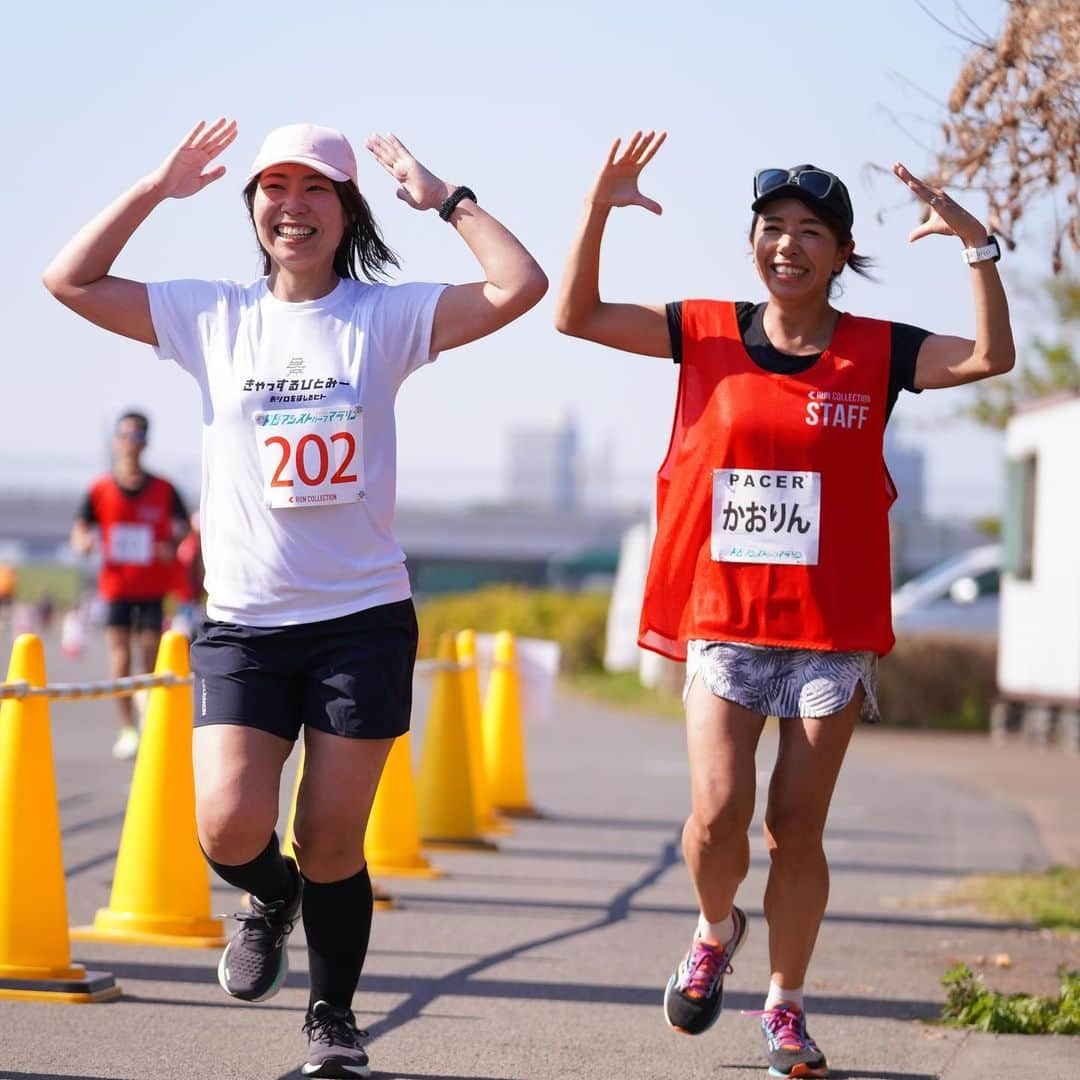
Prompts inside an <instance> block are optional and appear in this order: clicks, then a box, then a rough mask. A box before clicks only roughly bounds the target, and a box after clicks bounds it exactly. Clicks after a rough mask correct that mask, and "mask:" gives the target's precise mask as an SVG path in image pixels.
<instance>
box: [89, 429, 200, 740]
mask: <svg viewBox="0 0 1080 1080" xmlns="http://www.w3.org/2000/svg"><path fill="white" fill-rule="evenodd" d="M149 429H150V421H149V420H148V419H147V418H146V416H145V415H144V414H143V413H141V412H126V413H124V414H123V416H121V417H120V418H119V419H118V420H117V421H116V428H115V431H114V432H113V440H112V453H113V469H112V472H111V473H107V474H106V475H104V476H100V477H98V478H97V479H96V480H95V481H94V482H93V484H92V485H91V486H90V490H89V491H88V492H87V493H86V497H85V498H84V499H83V503H82V506H81V507H80V509H79V514H78V517H77V518H76V519H75V524H74V525H73V526H72V529H71V546H72V548H74V550H75V551H76V552H77V553H78V554H80V555H89V554H90V553H91V552H92V551H93V550H94V547H95V545H98V546H99V547H100V552H101V570H100V572H99V574H98V593H99V595H100V596H101V598H102V600H104V601H105V603H106V605H107V612H106V616H105V646H106V648H107V650H108V654H109V678H111V679H118V678H122V677H124V676H127V675H131V674H132V673H133V669H134V672H135V673H136V674H141V673H142V672H147V671H153V669H154V661H155V658H156V656H157V649H158V643H159V641H160V639H161V625H162V615H163V611H162V605H163V602H164V599H165V596H166V594H167V593H168V592H169V590H170V589H171V588H172V586H173V584H174V582H175V580H176V574H177V563H176V546H177V541H178V539H179V538H180V537H181V536H183V535H184V533H186V532H187V528H188V524H187V523H188V511H187V507H186V506H185V505H184V501H183V499H181V497H180V494H179V492H178V491H177V490H176V488H174V487H173V485H172V484H170V483H169V481H168V480H164V479H162V478H161V477H159V476H154V475H152V474H150V473H148V472H146V470H145V469H143V466H142V456H143V453H144V451H145V450H146V441H147V434H148V432H149ZM133 661H134V662H133ZM115 701H116V707H117V713H118V717H119V720H120V730H119V732H118V733H117V736H116V741H115V742H114V743H113V748H112V754H113V757H115V758H120V759H124V758H130V757H134V755H135V752H136V751H137V750H138V748H139V727H138V723H137V721H136V710H135V704H134V702H133V700H132V698H131V697H130V696H122V697H118V698H116V699H115Z"/></svg>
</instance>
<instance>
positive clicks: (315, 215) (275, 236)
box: [252, 164, 347, 273]
mask: <svg viewBox="0 0 1080 1080" xmlns="http://www.w3.org/2000/svg"><path fill="white" fill-rule="evenodd" d="M252 219H253V220H254V223H255V231H256V233H257V234H258V237H259V243H260V244H262V246H263V250H264V251H266V253H267V254H268V255H269V256H270V259H271V261H272V262H273V263H274V264H275V266H276V267H279V268H281V269H283V270H287V271H289V272H290V273H313V272H321V271H324V270H329V269H330V268H332V266H333V263H334V253H335V252H336V251H337V247H338V244H339V243H340V242H341V237H342V234H343V233H344V232H345V226H346V224H347V221H346V216H345V210H344V208H343V207H342V205H341V200H340V199H339V198H338V193H337V191H336V190H335V188H334V184H333V182H332V181H331V180H329V179H328V178H327V177H325V176H323V175H322V174H321V173H317V172H314V171H313V170H312V169H311V167H310V166H308V165H292V164H281V165H271V166H270V167H269V168H267V169H264V170H263V171H262V173H260V174H259V180H258V184H257V185H256V188H255V196H254V201H253V204H252Z"/></svg>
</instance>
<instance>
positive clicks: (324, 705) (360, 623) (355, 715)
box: [191, 599, 417, 741]
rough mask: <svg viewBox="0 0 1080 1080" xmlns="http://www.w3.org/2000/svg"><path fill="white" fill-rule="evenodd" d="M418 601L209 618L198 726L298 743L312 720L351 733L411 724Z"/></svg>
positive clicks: (199, 671) (370, 735) (359, 735)
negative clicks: (253, 622)
mask: <svg viewBox="0 0 1080 1080" xmlns="http://www.w3.org/2000/svg"><path fill="white" fill-rule="evenodd" d="M416 643H417V626H416V611H415V609H414V608H413V602H412V600H411V599H410V600H400V601H398V602H397V603H394V604H383V605H380V606H379V607H374V608H368V609H367V610H366V611H358V612H356V613H355V614H352V615H343V616H341V617H340V618H337V619H326V620H325V621H323V622H314V623H302V624H300V625H298V626H273V627H256V626H236V625H234V624H233V623H221V622H215V621H214V620H213V619H207V620H206V622H205V624H204V625H203V627H202V629H201V631H200V632H199V635H198V637H197V638H196V639H195V642H194V644H193V645H192V646H191V666H192V669H193V670H194V672H195V726H196V727H199V726H201V725H203V724H241V725H243V726H245V727H253V728H258V729H259V730H260V731H268V732H270V734H272V735H280V736H281V737H282V738H283V739H289V740H290V741H295V740H296V738H297V736H298V735H299V734H300V730H301V728H303V727H304V725H305V724H307V725H310V726H311V727H313V728H316V729H317V730H319V731H325V732H328V733H329V734H331V735H343V736H345V737H346V738H349V739H392V738H395V737H397V736H398V735H403V734H404V733H405V732H406V731H408V730H409V715H410V713H411V711H412V679H413V665H414V664H415V662H416Z"/></svg>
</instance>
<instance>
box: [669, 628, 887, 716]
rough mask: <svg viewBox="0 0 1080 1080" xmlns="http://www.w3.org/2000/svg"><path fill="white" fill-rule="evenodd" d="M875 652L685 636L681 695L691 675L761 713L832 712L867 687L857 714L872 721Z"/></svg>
mask: <svg viewBox="0 0 1080 1080" xmlns="http://www.w3.org/2000/svg"><path fill="white" fill-rule="evenodd" d="M877 665H878V658H877V656H876V655H875V654H874V653H872V652H824V651H821V650H817V649H778V648H773V647H772V646H762V645H746V644H742V643H739V642H729V641H690V642H689V643H688V644H687V651H686V685H685V687H684V689H683V701H684V702H685V701H686V695H687V694H688V693H689V692H690V686H691V684H692V683H693V681H694V678H695V676H700V677H701V681H702V682H703V683H704V684H705V687H706V689H707V690H709V691H710V692H711V693H713V694H715V695H716V696H717V697H722V698H724V699H726V700H727V701H734V702H735V704H736V705H742V706H743V708H745V709H749V710H750V711H751V712H755V713H759V714H760V715H762V716H779V717H792V716H804V717H819V716H832V714H833V713H837V712H839V711H840V710H841V709H843V708H844V706H846V705H847V703H848V702H849V701H851V697H852V695H853V694H854V693H855V688H856V687H857V686H858V685H859V683H862V685H863V689H864V690H865V691H866V697H865V698H864V699H863V703H862V708H861V709H860V710H859V719H861V720H866V721H868V722H870V723H877V722H878V721H879V720H880V719H881V714H880V713H879V711H878V703H877Z"/></svg>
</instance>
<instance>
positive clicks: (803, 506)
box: [710, 469, 821, 566]
mask: <svg viewBox="0 0 1080 1080" xmlns="http://www.w3.org/2000/svg"><path fill="white" fill-rule="evenodd" d="M820 536H821V473H818V472H787V471H782V470H778V469H714V470H713V496H712V537H711V545H710V551H711V554H712V558H713V560H714V561H716V562H742V563H787V564H791V565H796V566H817V561H818V543H819V540H820Z"/></svg>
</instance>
